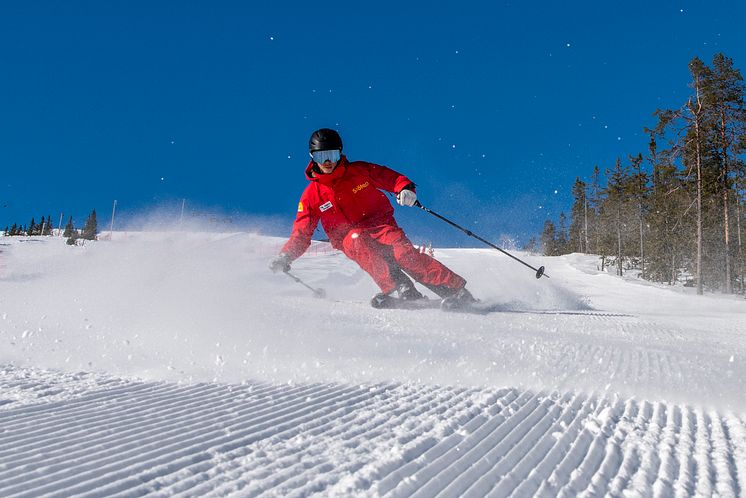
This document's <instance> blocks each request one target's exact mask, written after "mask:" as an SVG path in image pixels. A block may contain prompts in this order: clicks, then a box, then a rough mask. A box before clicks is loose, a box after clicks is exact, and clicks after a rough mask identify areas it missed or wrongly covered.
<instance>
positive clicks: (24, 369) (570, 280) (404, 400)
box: [0, 232, 746, 497]
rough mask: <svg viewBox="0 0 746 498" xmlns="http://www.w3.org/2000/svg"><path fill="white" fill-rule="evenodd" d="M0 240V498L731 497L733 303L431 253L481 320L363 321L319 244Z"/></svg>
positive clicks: (177, 236)
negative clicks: (272, 261) (275, 262)
mask: <svg viewBox="0 0 746 498" xmlns="http://www.w3.org/2000/svg"><path fill="white" fill-rule="evenodd" d="M281 242H282V241H281V240H278V239H273V238H267V237H261V236H257V235H252V234H246V233H237V234H207V233H178V232H173V233H131V234H125V233H117V234H115V237H114V240H113V241H99V242H96V243H91V244H89V245H87V246H85V247H68V246H66V245H65V244H64V241H62V240H59V239H47V240H42V241H34V240H29V239H18V238H4V239H0V243H2V244H4V245H2V246H0V249H1V250H2V252H0V496H3V497H5V496H34V497H36V496H72V495H75V496H142V495H150V496H259V495H269V496H277V495H282V496H313V495H319V496H351V495H352V496H511V495H512V496H598V495H607V494H609V495H612V496H621V495H625V494H630V495H636V496H692V495H696V496H713V495H719V496H739V495H741V494H743V493H744V491H743V489H744V485H746V423H745V420H746V418H745V415H744V414H745V413H746V395H745V394H744V392H745V390H744V389H743V388H742V383H743V379H745V378H746V376H745V375H744V374H746V367H744V359H745V358H746V340H744V332H743V331H744V330H746V301H744V300H743V298H738V297H730V296H704V297H697V296H694V295H691V294H690V293H689V292H686V291H685V290H683V289H680V288H677V289H671V288H666V287H661V286H656V285H650V284H647V283H645V282H641V281H639V280H636V279H620V278H618V277H615V276H611V275H608V274H606V273H602V272H599V271H598V270H597V268H596V262H595V260H594V259H593V258H592V257H587V256H581V255H570V256H565V257H561V258H538V257H533V256H531V255H525V254H519V256H520V257H522V258H525V259H527V260H528V261H529V262H530V263H532V264H536V265H538V264H545V265H546V267H547V273H548V274H549V275H550V277H551V278H549V279H546V278H544V279H541V280H538V281H537V280H536V279H535V278H533V276H532V273H531V271H529V270H527V269H526V268H524V267H522V266H521V265H518V264H517V263H516V262H514V261H512V260H510V259H509V258H507V257H505V256H503V255H501V254H500V253H498V252H496V251H492V250H482V249H442V250H438V249H436V257H438V258H439V259H440V260H441V261H443V262H444V263H446V264H447V265H448V266H450V267H451V268H453V269H454V270H456V271H457V272H459V273H460V274H462V275H464V276H465V277H466V278H467V280H468V281H469V288H470V289H471V290H472V292H473V293H474V294H475V295H476V296H477V297H479V298H481V299H482V300H483V301H486V302H488V303H490V304H492V305H494V308H495V310H496V311H495V312H493V313H489V314H485V315H472V314H462V313H444V312H441V311H440V310H437V309H427V310H417V311H411V310H375V309H373V308H371V307H370V306H368V304H367V302H368V300H369V298H370V297H371V296H372V295H373V294H374V293H375V292H376V288H375V286H374V285H373V284H372V282H371V281H370V280H369V278H368V277H367V276H366V275H365V274H363V273H362V272H361V271H360V270H359V269H358V268H357V267H356V266H355V265H354V264H353V263H351V262H350V261H348V260H346V259H345V258H344V257H343V256H341V255H339V254H337V253H336V252H334V251H331V250H329V248H328V247H327V246H326V245H325V244H321V243H318V244H314V246H313V247H312V250H311V251H310V254H308V255H307V256H304V257H303V258H301V259H300V260H298V261H297V262H296V263H295V264H294V266H293V272H294V274H296V275H297V276H299V277H300V278H302V279H304V281H306V282H307V283H308V284H309V285H311V286H313V287H316V288H324V289H325V290H326V294H327V298H326V299H316V298H314V297H312V295H311V292H310V291H308V290H307V289H305V288H304V287H302V286H301V285H298V284H297V283H295V282H293V281H292V280H290V279H289V278H287V277H286V276H284V275H275V274H272V273H270V272H269V271H268V270H267V261H268V259H269V258H270V257H271V256H272V255H273V254H274V253H275V252H276V250H277V248H278V247H279V245H280V244H281Z"/></svg>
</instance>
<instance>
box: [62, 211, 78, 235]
mask: <svg viewBox="0 0 746 498" xmlns="http://www.w3.org/2000/svg"><path fill="white" fill-rule="evenodd" d="M74 231H75V226H74V225H73V217H72V216H70V219H69V220H68V221H67V225H65V231H64V232H62V236H63V237H65V238H68V237H71V236H72V234H73V232H74Z"/></svg>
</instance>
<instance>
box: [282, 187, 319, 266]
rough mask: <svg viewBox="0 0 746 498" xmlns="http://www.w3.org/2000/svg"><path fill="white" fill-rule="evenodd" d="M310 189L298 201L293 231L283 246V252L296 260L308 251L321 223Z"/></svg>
mask: <svg viewBox="0 0 746 498" xmlns="http://www.w3.org/2000/svg"><path fill="white" fill-rule="evenodd" d="M309 191H310V189H308V188H307V189H306V190H305V191H304V192H303V195H302V196H301V198H300V202H299V203H298V214H297V215H296V216H295V223H293V231H292V233H291V234H290V239H289V240H288V241H287V242H286V243H285V245H284V246H282V252H284V253H286V254H287V255H288V256H289V257H290V259H291V260H296V259H298V258H299V257H301V256H302V255H303V253H304V252H306V249H308V246H310V245H311V236H313V232H314V231H315V230H316V226H318V224H319V216H318V213H317V211H316V208H315V206H312V203H311V196H310V195H309Z"/></svg>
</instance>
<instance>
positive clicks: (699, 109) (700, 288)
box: [689, 80, 704, 296]
mask: <svg viewBox="0 0 746 498" xmlns="http://www.w3.org/2000/svg"><path fill="white" fill-rule="evenodd" d="M695 88H696V91H697V110H696V111H694V109H693V106H692V103H691V100H690V101H689V108H690V110H691V111H692V114H694V145H695V152H696V157H695V162H696V165H697V267H696V270H695V272H696V278H697V294H698V295H700V296H701V295H702V294H704V289H703V285H702V153H701V151H700V130H699V119H700V114H701V113H702V101H701V100H700V97H699V80H697V81H696V85H695Z"/></svg>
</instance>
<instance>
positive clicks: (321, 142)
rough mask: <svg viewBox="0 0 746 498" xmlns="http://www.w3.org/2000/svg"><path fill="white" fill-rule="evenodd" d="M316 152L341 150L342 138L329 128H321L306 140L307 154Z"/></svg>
mask: <svg viewBox="0 0 746 498" xmlns="http://www.w3.org/2000/svg"><path fill="white" fill-rule="evenodd" d="M316 150H340V151H341V150H342V138H341V137H340V136H339V133H337V132H336V131H334V130H332V129H330V128H321V129H319V130H316V131H314V132H313V133H312V134H311V138H309V139H308V152H313V151H316Z"/></svg>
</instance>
